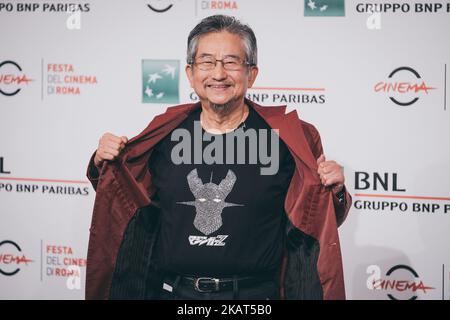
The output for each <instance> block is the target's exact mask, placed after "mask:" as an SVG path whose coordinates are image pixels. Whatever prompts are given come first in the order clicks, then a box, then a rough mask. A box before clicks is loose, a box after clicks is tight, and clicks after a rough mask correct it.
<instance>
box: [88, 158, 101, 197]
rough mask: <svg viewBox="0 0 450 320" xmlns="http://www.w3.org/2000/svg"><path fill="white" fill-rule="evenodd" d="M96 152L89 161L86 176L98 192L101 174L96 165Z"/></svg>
mask: <svg viewBox="0 0 450 320" xmlns="http://www.w3.org/2000/svg"><path fill="white" fill-rule="evenodd" d="M94 157H95V152H94V153H93V154H92V156H91V159H90V160H89V164H88V168H87V172H86V176H87V178H88V179H89V181H90V182H91V184H92V187H93V188H94V190H97V184H98V179H99V177H100V172H99V170H98V168H97V166H96V165H95V163H94Z"/></svg>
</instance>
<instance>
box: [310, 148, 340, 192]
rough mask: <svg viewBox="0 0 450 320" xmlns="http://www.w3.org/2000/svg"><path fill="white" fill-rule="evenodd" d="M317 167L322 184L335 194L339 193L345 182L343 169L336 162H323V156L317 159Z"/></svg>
mask: <svg viewBox="0 0 450 320" xmlns="http://www.w3.org/2000/svg"><path fill="white" fill-rule="evenodd" d="M317 165H318V169H317V172H318V173H319V176H320V181H322V184H323V185H324V186H331V187H332V189H333V192H334V193H335V194H336V193H338V192H339V191H341V190H342V188H343V187H344V182H345V177H344V170H343V168H342V167H341V166H340V165H339V164H338V163H336V161H332V160H331V161H325V156H324V155H323V154H322V155H321V156H320V157H319V158H318V159H317Z"/></svg>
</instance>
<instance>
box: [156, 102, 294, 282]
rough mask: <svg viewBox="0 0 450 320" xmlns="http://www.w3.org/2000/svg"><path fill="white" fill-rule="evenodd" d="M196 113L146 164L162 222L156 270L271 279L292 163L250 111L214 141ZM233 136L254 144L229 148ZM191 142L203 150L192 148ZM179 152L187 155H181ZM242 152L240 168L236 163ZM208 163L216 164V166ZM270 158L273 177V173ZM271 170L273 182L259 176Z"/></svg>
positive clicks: (283, 147) (276, 262)
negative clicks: (262, 274)
mask: <svg viewBox="0 0 450 320" xmlns="http://www.w3.org/2000/svg"><path fill="white" fill-rule="evenodd" d="M200 112H201V109H198V110H196V111H194V112H192V113H191V114H190V115H189V116H188V117H187V119H185V120H184V121H183V122H182V123H181V124H180V125H179V126H178V127H177V129H175V130H174V131H172V133H171V134H169V135H168V136H166V137H165V138H164V139H163V140H161V141H160V142H159V143H158V144H157V145H156V146H155V149H154V151H153V153H152V155H151V157H150V160H149V168H150V172H151V174H152V178H153V183H154V185H155V187H156V190H157V191H156V194H155V199H156V200H157V201H158V202H159V203H160V207H161V214H162V216H161V231H160V233H159V236H158V239H157V244H156V253H155V260H156V263H157V264H158V265H159V267H161V268H162V269H164V270H167V271H171V272H175V273H178V274H184V275H197V276H230V275H246V274H254V273H259V272H267V271H275V270H276V269H277V268H278V267H279V264H280V262H281V257H282V250H283V230H284V229H283V227H284V222H285V220H284V219H285V217H286V216H285V211H284V200H285V197H286V192H287V189H288V186H289V183H290V181H291V177H292V174H293V171H294V168H295V164H294V161H293V159H292V156H291V154H290V152H289V150H288V148H287V146H286V145H285V144H284V143H283V141H282V140H281V139H279V138H278V135H277V134H276V133H275V132H274V131H273V130H270V127H269V126H268V125H267V123H266V122H265V121H264V120H263V119H262V118H261V117H260V116H259V115H258V114H257V113H256V111H254V110H253V108H251V107H249V115H248V117H247V119H246V120H245V121H244V122H243V123H241V125H240V126H239V127H238V128H237V129H235V130H234V131H232V132H230V133H226V134H218V135H214V134H209V133H207V132H205V131H204V130H203V129H202V128H201V125H200V122H199V118H200ZM200 132H201V134H200V135H199V133H200ZM262 132H265V133H266V134H265V135H264V134H263V133H262ZM232 134H234V135H235V136H236V137H239V135H241V136H240V137H241V138H242V137H243V136H245V134H247V135H248V137H250V136H252V134H253V136H252V138H253V140H252V139H251V138H247V139H246V140H244V139H242V140H241V142H242V141H245V144H240V145H239V144H238V142H237V141H238V138H236V139H234V140H233V141H234V143H233V144H231V142H230V141H231V140H230V139H229V138H230V135H232ZM188 136H190V141H189V139H186V137H188ZM199 136H200V138H199ZM255 136H256V140H254V138H255ZM181 137H183V138H181ZM202 137H203V138H202ZM271 137H272V139H274V138H275V139H276V140H277V141H278V148H277V146H276V143H275V144H273V140H271ZM227 138H228V140H227ZM172 140H174V141H172ZM195 140H196V141H197V142H199V144H197V145H198V146H200V148H201V150H200V148H197V149H195V148H194V141H195ZM205 140H208V141H205ZM219 140H221V141H222V148H220V144H218V141H219ZM213 143H214V144H213ZM180 146H185V147H186V148H185V149H183V151H180V150H181V149H182V148H181V147H180ZM188 146H190V150H188V149H189V148H188ZM213 146H215V151H214V152H213V151H212V149H214V148H213ZM231 146H234V153H232V152H230V150H233V149H230V147H231ZM227 147H228V148H227ZM240 147H242V148H240ZM264 149H267V150H264ZM272 149H273V150H274V152H272ZM277 149H278V153H276V151H277ZM220 150H222V151H223V154H222V155H221V154H220ZM243 150H245V153H244V155H245V157H244V158H245V161H243V158H241V159H238V158H239V156H242V152H243ZM261 150H262V151H261ZM199 151H202V152H201V153H199ZM227 151H228V152H227ZM227 153H228V156H229V157H228V158H227ZM275 153H276V154H275ZM199 154H200V160H201V161H199V157H198V156H199ZM230 154H231V155H234V157H231V156H230ZM208 155H210V156H213V157H216V158H214V159H213V160H214V161H215V162H214V163H212V164H211V162H212V160H211V159H210V158H208ZM267 156H269V158H267ZM275 156H278V157H279V158H278V159H279V161H278V170H275V169H273V168H275V167H276V165H275V162H276V160H274V159H275ZM183 157H184V158H183ZM196 157H197V158H196ZM270 157H272V158H271V159H272V160H271V161H268V160H267V159H270ZM180 158H183V159H184V160H183V163H180V162H181V160H180ZM199 162H201V163H199ZM242 162H244V163H242ZM271 166H272V170H271V171H272V172H271V173H275V172H276V173H275V174H270V175H267V174H265V175H263V174H261V172H262V171H261V169H263V168H266V169H267V168H269V167H271ZM266 173H267V172H266Z"/></svg>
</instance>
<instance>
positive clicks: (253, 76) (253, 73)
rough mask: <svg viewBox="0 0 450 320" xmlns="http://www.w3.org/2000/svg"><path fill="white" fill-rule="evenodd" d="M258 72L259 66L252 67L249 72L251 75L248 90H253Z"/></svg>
mask: <svg viewBox="0 0 450 320" xmlns="http://www.w3.org/2000/svg"><path fill="white" fill-rule="evenodd" d="M258 72H259V69H258V67H257V66H252V67H250V70H249V71H248V73H249V75H248V82H247V87H248V88H251V87H252V86H253V83H254V82H255V80H256V77H257V76H258Z"/></svg>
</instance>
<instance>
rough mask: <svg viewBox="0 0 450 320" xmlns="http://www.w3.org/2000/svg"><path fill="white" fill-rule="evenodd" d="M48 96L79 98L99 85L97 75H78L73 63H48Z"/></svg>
mask: <svg viewBox="0 0 450 320" xmlns="http://www.w3.org/2000/svg"><path fill="white" fill-rule="evenodd" d="M42 64H43V65H45V71H46V76H45V79H47V83H46V87H47V90H46V92H47V95H49V96H55V95H58V96H79V95H81V94H82V93H83V90H85V88H87V87H93V86H95V85H97V83H98V81H97V77H96V76H95V75H87V74H83V73H78V72H77V70H76V68H75V66H74V65H73V64H71V63H46V64H44V62H42Z"/></svg>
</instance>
